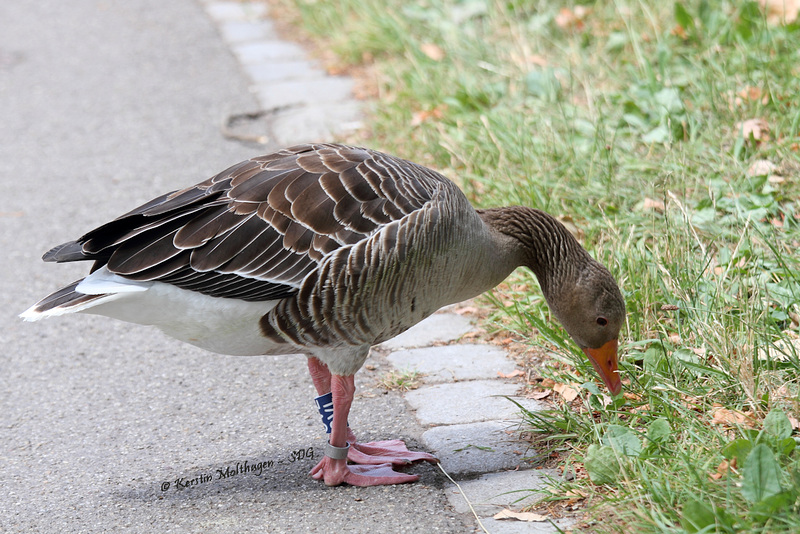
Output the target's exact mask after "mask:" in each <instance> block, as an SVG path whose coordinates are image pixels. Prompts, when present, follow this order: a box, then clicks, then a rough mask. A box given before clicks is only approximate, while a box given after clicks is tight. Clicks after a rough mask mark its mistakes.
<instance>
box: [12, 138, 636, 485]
mask: <svg viewBox="0 0 800 534" xmlns="http://www.w3.org/2000/svg"><path fill="white" fill-rule="evenodd" d="M43 259H44V261H50V262H69V261H81V260H91V261H93V262H94V263H93V265H92V268H91V271H90V274H89V275H88V276H86V277H85V278H83V279H81V280H78V281H77V282H74V283H72V284H70V285H68V286H66V287H64V288H62V289H60V290H58V291H56V292H55V293H53V294H51V295H49V296H47V297H45V298H44V299H42V300H41V301H40V302H38V303H36V304H35V305H33V306H32V307H31V308H29V309H28V310H27V311H25V312H23V313H22V314H21V317H23V318H24V319H26V320H37V319H41V318H44V317H48V316H54V315H62V314H66V313H73V312H81V313H92V314H99V315H105V316H108V317H113V318H116V319H120V320H123V321H129V322H133V323H138V324H143V325H153V326H156V327H158V328H159V329H161V330H162V331H163V332H164V333H166V334H167V335H169V336H172V337H174V338H177V339H179V340H182V341H185V342H187V343H191V344H192V345H196V346H198V347H201V348H203V349H207V350H209V351H212V352H217V353H222V354H231V355H266V354H295V353H299V354H304V355H305V356H306V357H307V358H308V368H309V371H310V373H311V377H312V380H313V383H314V386H315V388H316V390H317V393H318V394H319V397H317V401H316V402H317V405H318V409H319V410H320V413H321V415H322V418H323V423H325V425H326V427H327V430H328V432H329V433H330V438H329V441H328V444H327V445H326V446H325V454H324V456H323V458H322V460H321V461H320V462H319V464H317V465H316V467H314V469H313V470H312V471H311V476H312V477H314V478H315V479H317V480H323V481H324V482H325V484H327V485H338V484H342V483H347V484H351V485H356V486H370V485H379V484H397V483H402V482H411V481H414V480H417V479H418V477H417V476H416V475H411V474H407V473H401V472H398V471H395V470H394V469H393V466H395V465H403V464H407V463H410V462H414V461H418V460H424V461H430V462H435V461H437V460H436V458H435V457H433V456H431V455H429V454H426V453H423V452H411V451H409V450H408V449H407V448H406V446H405V444H404V443H403V442H402V441H400V440H390V441H382V442H374V443H358V442H357V441H356V438H355V435H354V434H353V432H352V431H351V430H350V428H349V427H348V424H347V418H348V414H349V412H350V406H351V404H352V401H353V394H354V392H355V386H354V381H353V376H354V374H355V373H356V371H358V370H359V368H361V366H362V365H363V364H364V361H365V360H366V358H367V354H368V352H369V349H370V347H371V346H373V345H375V344H378V343H381V342H383V341H386V340H388V339H390V338H392V337H394V336H396V335H398V334H399V333H401V332H403V331H405V330H407V329H408V328H410V327H411V326H413V325H414V324H416V323H418V322H419V321H421V320H422V319H424V318H425V317H428V316H429V315H431V314H432V313H434V312H435V311H436V310H438V309H439V308H441V307H442V306H445V305H448V304H451V303H456V302H460V301H462V300H465V299H469V298H471V297H474V296H476V295H479V294H481V293H482V292H484V291H487V290H489V289H491V288H492V287H494V286H495V285H497V284H498V283H500V282H501V281H502V280H503V279H505V278H506V277H507V276H508V275H509V274H510V273H511V272H512V271H513V270H514V269H515V268H516V267H518V266H526V267H528V268H529V269H531V270H532V271H533V272H534V273H535V275H536V276H537V278H538V280H539V283H540V285H541V289H542V292H543V294H544V296H545V298H546V300H547V303H548V305H549V307H550V309H551V311H552V313H553V315H555V316H556V318H558V320H559V321H560V322H561V323H562V324H563V325H564V327H565V328H566V330H567V332H568V333H569V334H570V336H571V337H572V339H573V340H574V341H575V342H576V343H577V344H578V346H580V347H581V348H582V349H583V350H584V352H585V353H586V355H587V356H588V357H589V359H590V360H591V362H592V364H593V365H594V367H595V369H596V370H597V371H598V373H599V374H600V376H601V377H602V379H603V381H604V382H605V384H606V386H607V387H608V389H609V390H610V391H611V393H613V394H617V393H619V391H620V388H621V382H620V378H619V375H618V372H617V338H618V334H619V330H620V327H621V324H622V322H623V320H624V316H625V304H624V301H623V298H622V295H621V294H620V291H619V288H618V287H617V284H616V283H615V281H614V279H613V277H612V276H611V274H610V273H609V272H608V271H607V270H606V269H605V267H603V266H602V265H601V264H600V263H598V262H597V261H595V260H594V259H592V258H591V257H590V256H589V254H588V253H587V252H586V251H585V250H584V249H583V248H582V247H581V246H580V245H579V244H578V242H577V241H576V240H575V238H574V237H573V236H572V235H571V234H570V233H569V232H568V231H567V230H566V229H565V228H564V226H563V225H562V224H560V223H559V222H558V221H557V220H556V219H554V218H553V217H551V216H550V215H547V214H546V213H543V212H541V211H538V210H535V209H530V208H525V207H505V208H493V209H484V210H475V209H473V207H472V206H471V205H470V203H469V202H468V200H467V198H466V197H465V196H464V194H463V193H462V192H461V190H459V189H458V187H457V186H456V185H455V184H454V183H453V182H451V181H450V180H448V179H447V178H445V177H444V176H442V175H440V174H438V173H436V172H434V171H432V170H430V169H427V168H425V167H422V166H419V165H417V164H414V163H412V162H409V161H405V160H402V159H399V158H396V157H392V156H389V155H386V154H383V153H380V152H376V151H373V150H368V149H364V148H357V147H351V146H344V145H336V144H315V145H302V146H296V147H293V148H289V149H285V150H281V151H278V152H275V153H274V154H270V155H267V156H262V157H257V158H253V159H250V160H248V161H244V162H241V163H238V164H237V165H234V166H232V167H230V168H229V169H227V170H225V171H223V172H221V173H219V174H217V175H216V176H214V177H212V178H210V179H208V180H206V181H204V182H201V183H199V184H197V185H195V186H192V187H188V188H186V189H182V190H179V191H175V192H172V193H168V194H166V195H163V196H160V197H158V198H156V199H154V200H151V201H150V202H148V203H146V204H144V205H143V206H140V207H138V208H136V209H134V210H133V211H131V212H129V213H126V214H125V215H122V216H121V217H119V218H117V219H115V220H113V221H111V222H109V223H106V224H104V225H102V226H100V227H98V228H96V229H95V230H92V231H91V232H89V233H87V234H85V235H84V236H82V237H80V238H79V239H77V240H75V241H70V242H68V243H65V244H63V245H59V246H57V247H55V248H53V249H52V250H50V251H49V252H47V253H46V254H45V255H44V257H43ZM348 460H349V462H351V463H348Z"/></svg>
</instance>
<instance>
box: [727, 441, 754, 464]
mask: <svg viewBox="0 0 800 534" xmlns="http://www.w3.org/2000/svg"><path fill="white" fill-rule="evenodd" d="M752 450H753V442H752V441H750V440H749V439H744V438H739V439H735V440H733V441H731V442H730V443H728V444H727V445H725V447H723V448H722V456H724V457H725V458H727V459H728V460H732V459H734V458H736V463H737V464H738V465H739V466H742V465H744V461H745V459H746V458H747V455H748V454H750V451H752Z"/></svg>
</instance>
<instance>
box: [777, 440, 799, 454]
mask: <svg viewBox="0 0 800 534" xmlns="http://www.w3.org/2000/svg"><path fill="white" fill-rule="evenodd" d="M796 447H797V442H796V441H795V440H794V438H783V439H782V440H780V441H779V442H778V449H777V451H778V454H782V455H783V456H789V455H790V454H792V451H794V449H795V448H796Z"/></svg>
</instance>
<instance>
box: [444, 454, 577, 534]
mask: <svg viewBox="0 0 800 534" xmlns="http://www.w3.org/2000/svg"><path fill="white" fill-rule="evenodd" d="M558 476H559V475H558V472H557V471H556V470H554V469H530V470H526V471H503V472H500V473H488V474H485V475H483V476H480V477H478V478H476V479H473V480H465V481H463V482H460V481H459V485H460V486H461V490H463V492H464V494H463V495H462V494H461V491H459V489H458V488H457V487H456V486H455V485H453V484H449V485H448V486H447V488H446V489H445V492H446V494H447V499H448V501H450V505H451V506H452V507H453V508H454V509H455V511H456V512H458V513H462V514H471V513H472V512H471V511H470V509H469V505H468V504H467V501H466V500H465V498H464V497H465V496H466V498H467V499H468V500H469V502H470V503H471V504H472V507H473V508H474V509H475V512H476V513H477V514H478V517H480V518H481V522H482V523H483V525H484V527H486V529H487V530H488V531H489V532H491V533H492V534H517V533H519V534H523V533H524V534H530V533H533V534H550V533H555V532H558V529H556V528H555V527H554V526H553V525H552V524H550V522H523V521H515V520H497V519H493V518H492V516H493V515H495V514H496V513H498V512H500V511H502V510H504V509H511V510H515V511H516V510H519V509H520V508H522V507H524V506H529V505H531V504H533V503H535V502H536V501H538V500H539V499H541V496H540V495H539V494H537V493H534V492H526V491H524V490H529V489H540V488H543V487H545V485H546V482H547V480H548V478H551V477H552V478H558ZM554 522H555V524H556V525H558V526H559V528H561V529H564V528H567V527H569V526H570V525H571V524H573V523H574V520H573V519H572V518H562V519H558V520H556V521H554Z"/></svg>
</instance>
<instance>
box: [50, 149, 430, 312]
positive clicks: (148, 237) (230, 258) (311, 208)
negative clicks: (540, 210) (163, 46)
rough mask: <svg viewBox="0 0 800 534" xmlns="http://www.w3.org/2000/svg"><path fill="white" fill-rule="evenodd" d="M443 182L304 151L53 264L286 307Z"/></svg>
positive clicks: (150, 212) (399, 167) (145, 209)
mask: <svg viewBox="0 0 800 534" xmlns="http://www.w3.org/2000/svg"><path fill="white" fill-rule="evenodd" d="M443 181H445V179H444V178H443V177H441V176H440V175H438V174H436V173H434V172H432V171H429V170H427V169H424V168H423V167H419V166H417V165H415V164H413V163H410V162H407V161H404V160H400V159H398V158H393V157H391V156H387V155H385V154H381V153H379V152H374V151H371V150H367V149H362V148H355V147H347V146H343V145H301V146H297V147H293V148H289V149H285V150H281V151H279V152H276V153H273V154H269V155H266V156H261V157H257V158H253V159H250V160H248V161H244V162H241V163H238V164H236V165H234V166H232V167H230V168H229V169H227V170H225V171H223V172H221V173H219V174H217V175H216V176H214V177H212V178H210V179H208V180H206V181H204V182H201V183H199V184H197V185H195V186H193V187H189V188H186V189H182V190H180V191H175V192H173V193H169V194H167V195H163V196H161V197H158V198H156V199H153V200H152V201H150V202H148V203H146V204H144V205H142V206H140V207H138V208H136V209H134V210H132V211H130V212H128V213H127V214H125V215H123V216H122V217H120V218H118V219H116V220H114V221H111V222H110V223H107V224H105V225H103V226H101V227H99V228H97V229H96V230H93V231H91V232H89V233H87V234H86V235H84V236H83V237H81V238H80V239H78V240H77V241H75V242H73V243H72V244H69V243H68V244H66V245H69V246H67V247H66V248H61V249H54V250H56V252H51V253H49V257H47V258H46V259H48V260H49V261H75V260H78V259H87V260H89V259H91V260H95V261H96V267H97V266H99V265H103V264H106V265H107V267H108V268H109V270H111V271H112V272H116V273H117V274H120V275H122V276H127V277H130V278H134V279H136V280H159V281H163V282H167V283H171V284H174V285H176V286H179V287H182V288H185V289H190V290H193V291H200V292H202V293H206V294H210V295H214V296H224V297H232V298H241V299H245V300H268V299H275V298H282V297H285V296H288V295H291V294H293V293H296V292H297V291H298V290H299V289H300V287H301V284H302V282H303V279H304V278H305V277H307V276H309V274H310V273H313V272H314V271H315V269H317V268H318V266H319V265H320V262H321V261H322V260H323V258H325V257H326V255H328V254H331V253H332V252H334V251H335V250H337V249H339V248H341V247H343V246H348V245H352V244H355V243H358V242H360V241H362V240H364V239H366V238H367V237H369V236H370V235H372V234H374V233H375V232H376V231H378V230H380V229H381V228H382V227H383V225H385V224H387V223H389V222H391V221H394V220H399V219H401V218H402V217H404V216H406V215H407V214H409V213H411V212H413V211H415V210H418V209H420V208H421V207H422V206H424V205H425V203H426V202H428V201H429V200H430V199H431V196H432V195H433V194H434V192H435V191H436V189H437V187H438V186H439V185H440V184H441V183H442V182H443ZM76 245H80V249H78V248H77V247H76ZM57 251H62V252H61V253H60V254H59V253H57ZM63 251H66V252H63ZM319 276H324V273H317V274H315V275H314V276H312V277H311V278H314V277H317V278H318V277H319Z"/></svg>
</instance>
